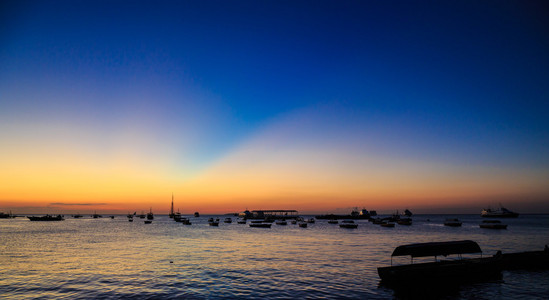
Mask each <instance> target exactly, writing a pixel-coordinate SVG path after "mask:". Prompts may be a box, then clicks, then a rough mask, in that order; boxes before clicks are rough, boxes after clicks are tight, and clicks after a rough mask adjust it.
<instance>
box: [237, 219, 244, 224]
mask: <svg viewBox="0 0 549 300" xmlns="http://www.w3.org/2000/svg"><path fill="white" fill-rule="evenodd" d="M236 223H238V224H246V219H238V220H236Z"/></svg>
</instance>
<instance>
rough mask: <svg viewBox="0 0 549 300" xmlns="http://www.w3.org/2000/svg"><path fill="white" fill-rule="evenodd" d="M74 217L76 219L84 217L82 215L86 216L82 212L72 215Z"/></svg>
mask: <svg viewBox="0 0 549 300" xmlns="http://www.w3.org/2000/svg"><path fill="white" fill-rule="evenodd" d="M72 217H73V218H75V219H80V218H82V217H84V216H83V215H81V214H76V215H72Z"/></svg>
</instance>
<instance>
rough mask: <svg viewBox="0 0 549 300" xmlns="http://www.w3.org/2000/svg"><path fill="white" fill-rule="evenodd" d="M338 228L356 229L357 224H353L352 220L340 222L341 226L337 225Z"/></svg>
mask: <svg viewBox="0 0 549 300" xmlns="http://www.w3.org/2000/svg"><path fill="white" fill-rule="evenodd" d="M339 227H340V228H349V229H354V228H358V224H357V223H355V222H354V221H353V220H344V221H341V224H339Z"/></svg>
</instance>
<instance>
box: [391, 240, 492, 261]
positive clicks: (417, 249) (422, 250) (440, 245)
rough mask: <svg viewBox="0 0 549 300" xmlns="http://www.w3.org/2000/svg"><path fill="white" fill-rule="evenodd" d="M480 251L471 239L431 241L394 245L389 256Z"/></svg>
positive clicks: (445, 254)
mask: <svg viewBox="0 0 549 300" xmlns="http://www.w3.org/2000/svg"><path fill="white" fill-rule="evenodd" d="M479 252H480V253H481V252H482V250H480V246H479V245H478V244H477V243H476V242H473V241H469V240H465V241H452V242H433V243H420V244H410V245H402V246H398V247H396V249H395V251H393V254H391V256H403V255H410V256H412V257H425V256H439V255H442V256H447V255H450V254H464V253H479Z"/></svg>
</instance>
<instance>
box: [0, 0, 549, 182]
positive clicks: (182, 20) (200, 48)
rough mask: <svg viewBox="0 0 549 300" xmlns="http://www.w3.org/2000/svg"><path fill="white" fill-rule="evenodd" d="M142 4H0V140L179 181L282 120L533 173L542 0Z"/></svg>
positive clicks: (544, 47)
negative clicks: (130, 152) (66, 150)
mask: <svg viewBox="0 0 549 300" xmlns="http://www.w3.org/2000/svg"><path fill="white" fill-rule="evenodd" d="M159 2H160V3H158V1H3V2H2V4H1V5H2V6H1V9H0V11H1V12H0V20H1V21H0V26H1V27H0V28H1V29H0V30H1V31H0V44H1V45H2V46H1V47H0V65H1V66H2V68H1V69H0V118H1V119H3V121H0V124H1V125H2V132H0V136H3V137H4V139H3V142H2V143H11V144H12V145H15V146H13V147H14V148H16V147H17V145H20V146H23V145H26V144H25V143H24V142H23V140H29V139H33V138H34V137H36V136H35V135H33V132H39V135H41V136H42V137H49V140H50V141H52V143H54V144H55V143H63V144H64V143H68V144H71V139H72V140H73V143H72V144H73V145H77V144H82V143H89V145H88V146H87V147H86V148H88V151H90V153H93V155H94V157H99V158H101V157H103V158H105V157H110V156H112V153H113V152H115V149H120V148H121V147H125V146H127V147H128V148H134V149H139V150H135V151H137V152H138V153H137V154H135V155H136V157H140V158H144V157H151V158H154V159H155V160H157V161H158V162H159V163H160V161H163V160H162V159H160V158H158V157H159V156H163V157H164V158H165V159H166V160H167V161H163V162H162V164H166V165H171V167H170V168H171V169H170V172H174V173H177V174H179V175H178V176H181V180H186V179H188V178H189V177H192V176H193V175H195V174H197V173H199V172H201V171H203V170H204V169H207V168H208V167H210V166H212V165H215V164H216V162H218V161H220V160H223V158H224V157H226V156H229V154H230V153H232V152H234V151H237V150H238V149H239V148H240V147H241V146H242V145H244V144H246V143H249V142H250V141H253V140H257V139H258V138H259V136H260V135H261V134H262V132H265V131H267V132H268V131H270V128H272V127H277V126H278V125H277V124H279V122H283V121H284V120H287V119H288V118H290V119H291V118H298V119H303V120H304V121H303V124H304V125H303V127H304V128H305V129H303V132H302V133H301V135H300V137H299V138H297V140H299V141H301V142H302V143H306V142H307V141H311V143H312V144H314V142H313V141H315V140H323V139H324V140H325V142H326V143H330V140H333V141H332V142H337V143H339V144H341V145H342V147H343V148H346V147H361V148H364V149H368V151H372V152H375V153H383V154H384V155H387V156H389V157H392V158H395V159H409V160H414V161H436V162H443V163H449V164H452V165H457V166H462V165H474V166H485V167H489V168H509V169H510V170H530V169H532V170H535V174H538V175H536V176H538V177H537V178H538V179H540V180H541V179H542V178H548V173H549V172H548V171H549V159H548V157H549V155H548V154H549V142H548V141H549V121H548V120H549V118H547V116H548V115H549V114H548V113H549V102H548V101H547V100H548V96H549V87H548V86H549V85H548V84H547V82H549V80H548V79H549V55H548V54H547V53H549V24H548V23H549V18H548V16H549V8H548V5H547V3H545V2H543V1H528V2H524V1H460V2H446V1H443V2H441V1H159ZM296 116H298V117H296ZM307 120H308V121H307ZM298 123H299V122H298ZM295 127H296V130H297V131H299V130H298V129H299V128H300V127H301V126H300V125H295ZM48 128H49V129H48ZM52 128H73V129H74V130H75V132H77V133H71V134H67V135H63V134H61V133H59V131H57V129H52ZM41 130H43V132H42V131H41ZM67 136H69V137H72V138H67ZM295 142H296V140H295V139H291V138H288V139H287V140H284V138H281V141H280V144H279V146H278V147H281V148H284V147H287V146H290V144H292V143H295ZM37 143H38V142H37ZM39 143H40V144H44V143H47V142H43V141H40V142H39ZM151 145H161V146H151ZM94 147H97V149H96V150H93V149H92V148H94ZM159 147H160V148H159ZM341 155H344V154H341ZM20 159H24V158H20ZM288 159H290V158H288ZM168 160H169V162H168ZM183 169H184V170H185V171H181V170H183ZM183 174H184V175H183ZM539 174H542V175H539ZM539 176H542V177H541V178H540V177H539ZM174 180H175V179H174Z"/></svg>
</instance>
